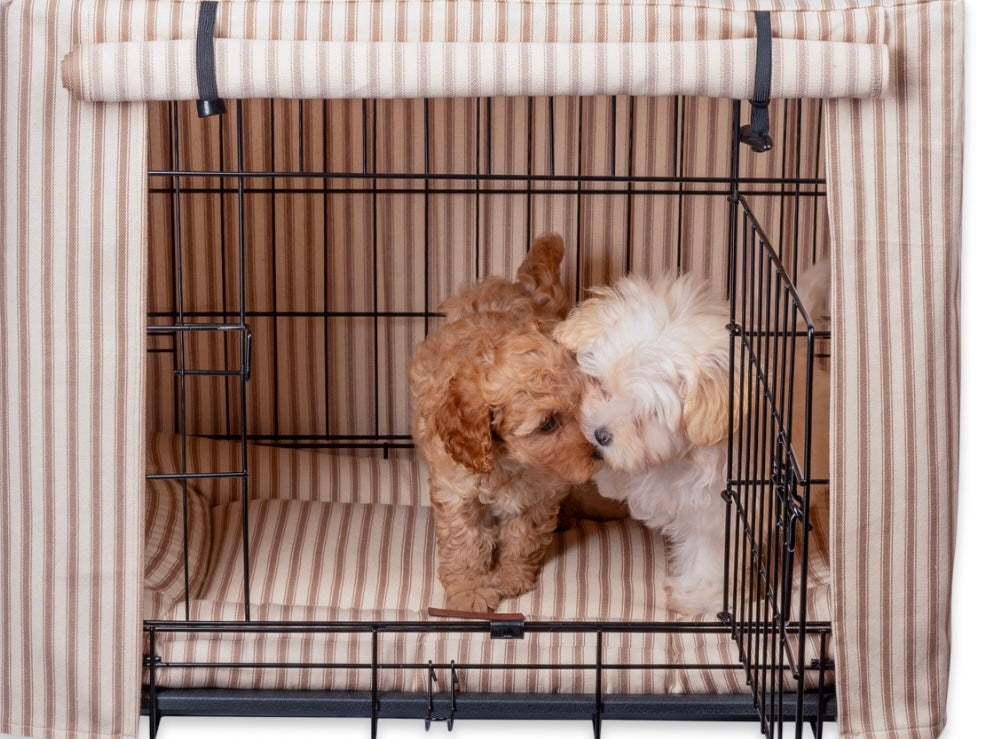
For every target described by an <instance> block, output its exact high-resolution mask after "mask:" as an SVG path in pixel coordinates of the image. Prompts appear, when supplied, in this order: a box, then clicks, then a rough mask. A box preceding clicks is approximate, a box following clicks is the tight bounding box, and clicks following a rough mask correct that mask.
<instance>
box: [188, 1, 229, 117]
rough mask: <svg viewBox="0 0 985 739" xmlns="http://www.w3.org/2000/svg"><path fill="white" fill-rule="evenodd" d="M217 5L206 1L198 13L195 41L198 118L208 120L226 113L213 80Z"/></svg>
mask: <svg viewBox="0 0 985 739" xmlns="http://www.w3.org/2000/svg"><path fill="white" fill-rule="evenodd" d="M218 9H219V3H217V2H215V0H207V2H203V3H202V7H201V9H200V10H199V13H198V36H197V38H196V41H195V70H196V72H195V73H196V76H197V77H198V116H199V118H208V117H209V116H212V115H222V114H223V113H225V112H226V104H225V103H223V102H222V99H221V98H220V97H219V86H218V84H217V83H216V79H215V43H213V40H212V35H213V34H214V33H215V17H216V13H217V11H218Z"/></svg>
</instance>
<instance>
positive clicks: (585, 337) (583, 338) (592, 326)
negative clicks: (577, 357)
mask: <svg viewBox="0 0 985 739" xmlns="http://www.w3.org/2000/svg"><path fill="white" fill-rule="evenodd" d="M601 305H602V304H601V301H600V300H598V299H597V298H589V299H588V300H586V301H585V302H583V303H579V304H578V305H576V306H575V307H574V308H573V309H572V310H571V312H570V313H569V314H568V317H567V318H565V319H564V320H563V321H561V323H559V324H558V325H557V326H555V327H554V340H555V341H556V342H557V343H558V344H560V345H561V346H563V347H564V348H565V349H567V350H568V351H571V352H577V351H579V350H580V349H584V348H585V347H587V346H589V345H591V344H594V343H595V341H596V340H597V339H598V338H599V336H601V335H602V333H603V331H604V330H605V325H604V323H603V321H602V320H601V319H602V311H601Z"/></svg>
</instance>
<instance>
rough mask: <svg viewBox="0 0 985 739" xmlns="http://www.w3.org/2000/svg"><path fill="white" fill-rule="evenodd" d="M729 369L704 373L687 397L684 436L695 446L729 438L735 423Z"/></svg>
mask: <svg viewBox="0 0 985 739" xmlns="http://www.w3.org/2000/svg"><path fill="white" fill-rule="evenodd" d="M728 394H729V377H728V369H727V367H715V368H713V369H711V370H702V371H701V374H700V375H699V376H698V379H697V383H696V384H695V386H694V387H693V388H691V389H690V390H689V391H688V392H687V395H686V397H685V398H684V433H685V434H686V435H687V438H688V439H690V440H691V443H692V444H694V445H695V446H711V445H712V444H717V443H718V442H720V441H722V440H723V439H726V438H727V437H728V434H729V430H730V429H732V428H733V427H734V426H735V424H734V423H733V422H732V419H731V418H730V416H729V403H728Z"/></svg>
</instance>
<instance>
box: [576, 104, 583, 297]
mask: <svg viewBox="0 0 985 739" xmlns="http://www.w3.org/2000/svg"><path fill="white" fill-rule="evenodd" d="M584 112H585V98H584V97H583V96H579V97H578V126H577V128H576V129H575V131H576V133H575V146H577V147H578V155H577V156H576V157H575V158H576V159H577V160H578V179H577V181H576V185H575V285H578V286H581V272H582V269H581V254H582V244H581V242H582V235H583V234H582V230H583V229H582V222H581V220H582V213H583V200H584V194H583V193H582V189H583V187H584V183H583V182H582V179H581V178H582V177H583V176H584V174H585V172H584V169H583V167H584V148H585V147H584V143H583V141H582V131H583V129H582V126H583V125H584V122H585V117H584Z"/></svg>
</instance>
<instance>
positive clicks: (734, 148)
mask: <svg viewBox="0 0 985 739" xmlns="http://www.w3.org/2000/svg"><path fill="white" fill-rule="evenodd" d="M633 100H634V98H630V101H633ZM738 108H739V104H738V101H736V102H735V103H733V105H732V136H731V144H730V146H731V152H730V155H729V178H730V182H729V206H728V207H729V215H728V300H729V327H728V328H729V356H728V366H729V373H728V376H729V386H728V417H729V419H734V418H736V413H735V412H736V407H735V406H736V397H737V396H736V393H737V392H739V391H740V388H737V387H736V382H735V379H736V371H737V369H738V368H737V367H736V351H735V344H736V341H737V339H738V327H737V326H736V322H735V319H736V315H735V312H736V301H737V300H738V293H737V291H736V277H737V269H736V265H737V259H738V254H737V252H736V250H737V248H738V227H739V222H738V219H739V202H738V199H739V177H738V172H739V138H738V129H739V123H738V120H739V117H738ZM632 118H633V116H632V108H630V121H631V125H630V141H632ZM630 151H632V147H630ZM630 167H632V154H630ZM630 176H632V169H630ZM630 186H631V185H630ZM630 210H631V208H630ZM630 243H632V240H630ZM626 268H627V271H628V269H629V264H628V258H627V265H626ZM736 431H737V429H736V424H734V423H730V424H729V430H728V446H727V451H726V457H725V460H726V461H725V481H726V488H727V490H726V493H727V494H726V496H725V561H724V562H723V563H722V567H723V568H724V579H723V585H722V600H723V603H722V615H723V616H725V617H728V618H729V619H730V620H732V621H733V630H734V612H735V602H736V597H735V595H734V594H733V596H732V600H731V607H730V604H729V590H730V589H732V588H733V587H734V584H735V583H737V582H738V576H737V574H738V573H736V572H730V567H729V557H730V552H731V549H732V547H733V546H735V544H733V543H732V526H733V521H732V518H733V516H734V515H737V511H733V505H734V502H733V496H734V494H735V491H734V490H733V488H734V484H733V480H735V466H734V465H735V447H736V444H737V442H738V440H737V439H736ZM735 525H736V526H737V525H738V522H737V521H736V524H735ZM738 540H739V539H738V529H737V530H736V537H735V541H736V544H737V543H738ZM738 561H739V560H738V552H736V553H735V556H734V559H733V564H737V563H738ZM730 575H731V580H730Z"/></svg>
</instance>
